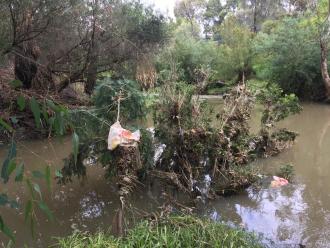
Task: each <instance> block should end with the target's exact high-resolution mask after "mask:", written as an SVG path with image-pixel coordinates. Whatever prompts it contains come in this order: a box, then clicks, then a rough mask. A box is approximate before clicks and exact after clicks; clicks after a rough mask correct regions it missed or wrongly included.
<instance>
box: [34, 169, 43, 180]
mask: <svg viewBox="0 0 330 248" xmlns="http://www.w3.org/2000/svg"><path fill="white" fill-rule="evenodd" d="M32 176H33V177H34V178H39V179H40V178H45V175H44V173H42V172H41V171H38V170H35V171H32Z"/></svg>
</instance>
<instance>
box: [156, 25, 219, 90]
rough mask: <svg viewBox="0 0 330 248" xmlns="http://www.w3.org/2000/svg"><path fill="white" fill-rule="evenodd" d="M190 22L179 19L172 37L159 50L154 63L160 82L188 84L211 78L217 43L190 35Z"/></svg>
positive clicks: (212, 78)
mask: <svg viewBox="0 0 330 248" xmlns="http://www.w3.org/2000/svg"><path fill="white" fill-rule="evenodd" d="M189 30H190V26H189V24H188V23H186V22H182V23H181V25H180V26H178V27H177V29H176V31H175V33H174V37H173V39H172V40H171V41H170V43H169V44H167V45H166V47H165V48H164V49H163V51H162V52H161V53H160V54H159V56H158V58H157V61H156V67H157V70H158V73H159V81H160V83H164V82H167V81H172V82H173V81H184V82H188V83H191V84H197V83H200V81H203V80H206V81H209V80H215V78H214V75H215V68H216V65H217V45H216V42H214V41H205V40H201V39H200V38H196V37H194V36H193V35H191V32H190V31H189Z"/></svg>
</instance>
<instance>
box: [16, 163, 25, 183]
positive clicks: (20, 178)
mask: <svg viewBox="0 0 330 248" xmlns="http://www.w3.org/2000/svg"><path fill="white" fill-rule="evenodd" d="M23 177H24V164H23V163H21V164H20V165H19V166H18V168H17V170H16V176H15V182H22V181H23Z"/></svg>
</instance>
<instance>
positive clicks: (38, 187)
mask: <svg viewBox="0 0 330 248" xmlns="http://www.w3.org/2000/svg"><path fill="white" fill-rule="evenodd" d="M33 189H34V190H35V191H36V192H37V193H38V194H39V196H40V198H41V199H42V194H41V189H40V186H39V184H37V183H34V184H33Z"/></svg>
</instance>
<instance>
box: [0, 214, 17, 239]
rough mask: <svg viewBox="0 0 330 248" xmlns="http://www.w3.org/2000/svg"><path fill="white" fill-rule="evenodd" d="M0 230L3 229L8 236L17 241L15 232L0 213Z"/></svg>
mask: <svg viewBox="0 0 330 248" xmlns="http://www.w3.org/2000/svg"><path fill="white" fill-rule="evenodd" d="M0 231H2V232H3V233H4V234H5V235H6V236H8V237H9V238H10V239H11V240H12V241H13V242H15V237H14V234H13V232H12V231H11V230H10V229H9V228H8V227H7V226H6V224H5V222H4V221H3V219H2V217H1V215H0Z"/></svg>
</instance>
